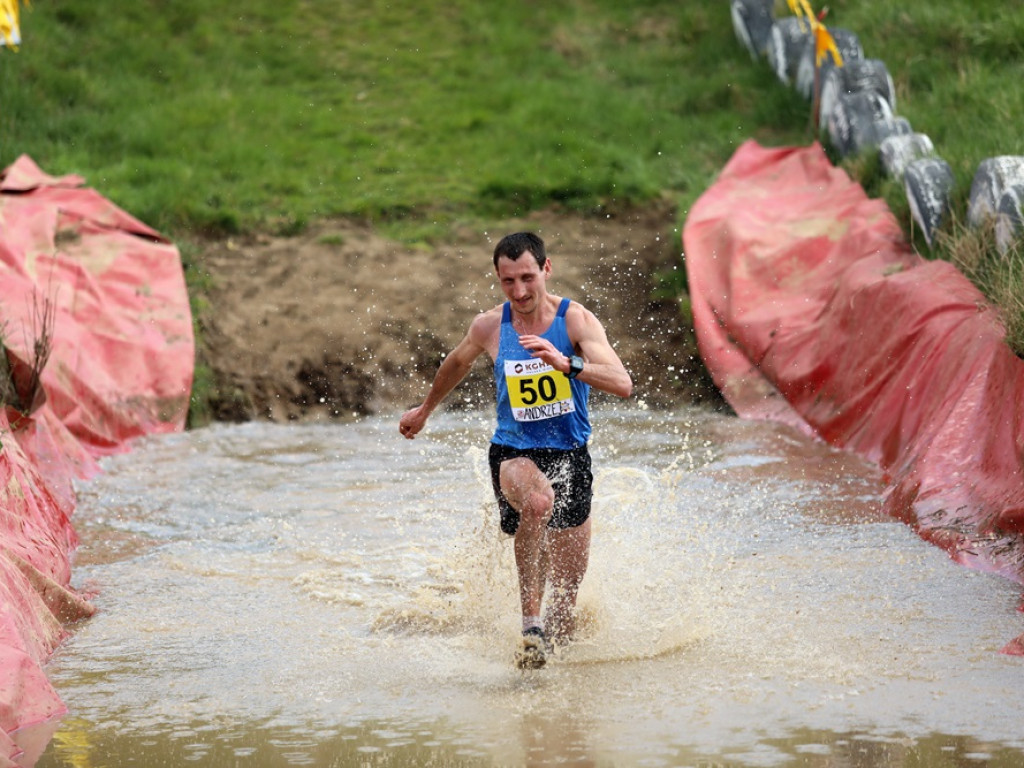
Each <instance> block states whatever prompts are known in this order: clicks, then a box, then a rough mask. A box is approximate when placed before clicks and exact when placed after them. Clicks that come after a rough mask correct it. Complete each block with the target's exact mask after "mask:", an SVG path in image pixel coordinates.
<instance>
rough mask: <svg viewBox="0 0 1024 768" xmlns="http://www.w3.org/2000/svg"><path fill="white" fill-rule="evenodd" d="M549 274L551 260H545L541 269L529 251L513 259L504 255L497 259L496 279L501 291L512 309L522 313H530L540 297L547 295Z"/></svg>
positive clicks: (536, 305) (537, 304)
mask: <svg viewBox="0 0 1024 768" xmlns="http://www.w3.org/2000/svg"><path fill="white" fill-rule="evenodd" d="M550 274H551V260H550V259H548V260H547V261H545V262H544V268H543V269H541V268H540V267H538V266H537V260H536V259H535V258H533V254H532V253H530V252H529V251H526V252H524V253H523V254H522V255H521V256H520V257H519V258H518V259H516V260H515V261H513V260H512V259H510V258H508V257H506V256H502V257H501V258H499V259H498V281H499V282H500V283H501V290H502V293H504V294H505V297H506V298H507V299H508V300H509V301H510V302H511V303H512V309H513V310H514V311H515V312H518V313H519V314H522V315H528V314H531V313H532V312H534V311H535V310H536V309H537V307H538V306H540V301H541V299H543V298H544V296H546V295H547V280H548V275H550Z"/></svg>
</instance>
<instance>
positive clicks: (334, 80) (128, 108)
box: [0, 0, 1024, 343]
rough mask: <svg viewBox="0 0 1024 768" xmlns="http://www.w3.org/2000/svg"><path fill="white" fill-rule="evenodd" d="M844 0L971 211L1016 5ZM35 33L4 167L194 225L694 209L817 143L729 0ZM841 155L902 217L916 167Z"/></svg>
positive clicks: (1013, 41)
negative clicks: (745, 36)
mask: <svg viewBox="0 0 1024 768" xmlns="http://www.w3.org/2000/svg"><path fill="white" fill-rule="evenodd" d="M829 5H830V8H831V11H830V15H829V22H830V23H831V24H834V25H836V26H842V27H846V28H848V29H851V30H853V31H855V32H857V34H858V35H859V37H860V39H861V42H862V45H863V46H864V49H865V53H866V55H867V56H869V57H872V58H881V59H883V60H885V61H886V63H887V65H888V67H889V69H890V71H891V73H892V74H893V77H894V79H895V81H896V84H897V95H898V104H897V109H898V112H899V113H900V114H902V115H903V116H905V117H907V118H908V119H909V120H910V121H911V123H912V124H913V125H914V127H915V128H916V129H917V130H919V131H922V132H925V133H928V134H929V135H930V136H931V137H932V139H933V140H934V142H935V145H936V147H937V149H938V151H939V153H940V154H941V155H942V156H943V157H944V158H945V159H946V160H947V161H948V162H949V163H950V164H951V165H952V167H953V169H954V172H955V174H956V177H957V182H958V200H957V206H958V207H959V208H960V209H961V210H962V208H963V206H964V199H965V198H966V194H967V189H968V188H969V185H970V179H971V177H972V175H973V173H974V169H975V168H976V167H977V164H978V162H980V161H981V160H982V159H984V158H986V157H989V156H992V155H997V154H1024V135H1022V134H1021V132H1020V131H1019V130H1018V129H1017V127H1018V126H1020V125H1021V124H1022V117H1024V92H1022V91H1021V90H1020V89H1019V88H1017V87H1016V85H1015V84H1016V83H1017V82H1018V78H1019V76H1020V75H1021V69H1022V64H1021V61H1022V58H1024V57H1022V56H1021V54H1022V52H1024V18H1022V16H1021V14H1020V13H1019V12H1018V11H1017V10H1016V8H1015V4H1012V3H1003V2H996V1H995V0H981V1H980V2H979V0H951V1H950V2H944V3H942V4H941V6H937V5H936V4H935V3H932V2H930V0H906V1H905V2H903V3H901V4H899V5H898V6H897V5H893V4H890V3H887V2H883V0H858V1H857V2H854V1H853V0H837V1H836V2H832V3H830V4H829ZM784 6H785V3H782V2H779V3H778V7H779V13H780V14H782V13H784V12H785V11H784V10H783V8H784ZM22 37H23V44H22V47H21V49H20V51H19V52H17V53H12V52H10V51H6V50H5V51H2V52H0V163H2V164H3V165H7V164H9V163H10V162H12V161H13V160H14V159H15V158H16V157H17V156H18V155H19V154H22V153H27V154H29V155H31V156H32V157H33V159H35V160H36V162H38V163H39V164H40V165H41V166H42V167H43V169H44V170H46V171H48V172H50V173H55V174H61V173H71V172H74V173H80V174H82V175H84V176H85V177H86V179H87V181H88V183H89V184H90V185H91V186H93V187H95V188H97V189H98V190H99V191H101V192H102V193H103V194H105V195H107V196H109V197H110V198H111V199H113V200H114V201H115V202H117V203H118V204H119V205H121V206H123V207H124V208H126V209H127V210H129V211H130V212H132V213H133V214H134V215H136V216H138V217H139V218H141V219H143V220H144V221H146V222H147V223H149V224H151V225H152V226H155V227H157V228H158V229H160V230H162V231H164V232H166V233H168V234H169V235H170V236H171V237H172V238H175V239H176V240H177V241H179V242H182V243H187V242H193V241H195V240H197V239H198V238H200V237H203V236H211V235H212V236H217V235H224V234H232V233H237V232H244V231H252V230H262V231H270V232H275V233H285V234H287V233H290V232H297V231H300V230H301V229H302V228H303V227H304V226H305V225H306V224H307V223H308V222H310V221H313V220H315V219H317V218H320V217H330V216H339V215H344V216H358V217H364V218H367V219H370V220H372V221H374V222H375V223H376V224H378V225H379V226H381V227H384V228H387V229H388V231H390V232H392V233H393V234H395V235H396V236H398V237H401V238H402V239H406V240H411V241H415V240H423V241H427V242H429V241H430V240H431V239H434V238H438V237H441V236H442V235H443V233H444V232H445V231H446V230H447V228H448V227H449V226H450V225H451V224H452V223H454V222H457V221H460V220H466V219H474V218H477V219H479V218H489V217H504V216H509V215H515V214H519V213H522V212H525V211H527V210H530V209H534V208H539V207H543V206H547V205H550V204H552V203H558V204H560V205H564V206H567V207H569V208H573V209H578V210H583V211H590V210H600V209H602V208H608V207H611V208H614V207H615V206H620V205H625V204H628V203H641V204H642V203H643V202H644V201H646V200H650V199H653V198H655V197H666V196H667V197H669V198H670V199H671V200H672V201H673V202H674V204H675V205H676V206H677V209H678V211H679V214H678V222H679V223H680V224H681V223H682V221H683V220H684V219H685V215H686V211H687V210H688V209H689V206H690V204H691V203H692V202H693V200H694V199H696V197H697V196H698V195H700V193H701V192H703V190H704V189H705V188H706V187H707V186H708V184H709V183H710V182H711V181H712V180H713V178H714V176H715V174H716V173H717V171H718V169H719V168H721V166H722V165H723V164H724V163H725V162H726V161H727V160H728V158H729V157H730V156H731V154H732V153H733V151H734V150H735V148H736V147H737V146H738V145H739V144H740V143H741V142H742V141H744V140H746V139H748V138H754V139H756V140H758V141H760V142H762V143H764V144H769V145H778V144H803V143H807V142H809V141H810V140H811V136H810V134H809V133H808V113H809V105H807V104H806V103H805V102H803V101H802V99H801V98H800V97H799V96H798V95H796V94H795V93H794V92H793V91H792V90H790V89H788V88H786V87H784V86H782V85H781V84H780V83H779V82H778V81H777V80H776V79H775V77H774V75H773V74H772V73H771V72H770V70H769V67H768V66H767V64H766V63H764V62H752V61H751V60H750V58H749V56H748V54H747V53H746V51H745V50H744V49H743V48H742V46H740V45H739V44H738V42H737V41H736V40H735V37H734V35H733V31H732V26H731V21H730V17H729V7H728V3H727V2H726V1H725V0H717V1H716V2H706V3H679V2H659V1H658V0H644V1H643V2H641V0H570V1H569V2H564V3H557V4H541V3H489V2H487V3H481V2H470V0H445V2H439V1H438V0H417V2H412V1H411V0H388V2H383V0H361V2H358V3H356V2H351V1H346V2H340V3H338V2H326V0H306V1H305V2H298V1H297V0H293V1H292V2H282V0H274V1H273V2H271V0H247V1H246V2H244V3H227V2H223V0H208V1H207V2H202V3H201V2H199V1H198V0H179V1H178V2H175V3H157V2H155V0H146V1H143V2H138V3H131V4H124V3H116V2H113V1H112V0H88V1H86V0H61V1H60V2H39V3H34V4H32V5H31V6H29V7H28V8H26V9H25V10H24V13H23V16H22ZM849 165H850V168H851V170H852V171H853V172H854V173H855V174H857V175H858V176H861V177H863V178H864V181H865V184H866V186H867V187H868V189H869V191H870V192H872V193H873V194H877V195H880V196H883V197H885V198H886V199H887V200H889V201H890V205H891V206H892V207H893V209H894V210H895V211H896V213H897V214H898V215H900V216H901V217H902V219H903V221H904V222H906V223H907V227H908V231H909V229H910V225H909V215H908V213H907V206H906V204H905V202H904V200H903V194H902V189H900V188H899V186H898V185H896V184H895V183H894V182H892V181H890V180H885V179H882V178H880V177H879V176H878V174H877V172H874V173H873V172H872V170H871V169H872V164H871V163H870V162H864V161H854V162H852V163H850V164H849ZM960 218H961V219H963V218H965V216H963V215H962V214H961V215H960ZM672 237H678V232H676V233H672ZM958 239H959V238H950V239H949V240H947V245H946V246H944V247H946V248H947V249H948V250H947V251H946V252H944V255H947V256H950V255H951V254H955V251H956V247H957V246H956V242H957V240H958ZM977 247H980V248H981V249H982V250H983V251H984V250H985V249H986V248H988V247H989V246H988V245H987V244H986V243H985V242H982V243H981V244H980V246H977ZM184 250H185V253H186V257H187V259H188V260H189V262H190V263H189V275H190V280H191V281H192V285H193V287H194V289H195V292H197V293H198V292H200V291H201V278H202V264H201V250H200V249H197V248H186V249H184ZM983 262H984V260H983ZM1018 274H1019V272H1018ZM1022 343H1024V342H1022Z"/></svg>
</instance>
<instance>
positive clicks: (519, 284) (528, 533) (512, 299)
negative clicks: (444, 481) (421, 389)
mask: <svg viewBox="0 0 1024 768" xmlns="http://www.w3.org/2000/svg"><path fill="white" fill-rule="evenodd" d="M494 268H495V271H496V272H497V274H498V280H499V282H500V284H501V290H502V292H503V293H504V294H505V297H506V298H507V299H508V301H506V302H505V303H504V304H501V305H499V306H497V307H495V308H494V309H491V310H489V311H487V312H483V313H481V314H479V315H477V316H476V318H474V320H473V322H472V323H471V324H470V326H469V331H468V333H467V334H466V336H465V338H463V339H462V341H460V342H459V344H458V346H456V347H455V349H454V350H452V352H451V353H450V354H449V355H448V356H447V357H446V358H445V359H444V362H442V363H441V366H440V368H438V371H437V374H436V376H435V377H434V382H433V384H432V385H431V387H430V390H429V392H428V393H427V397H426V399H425V400H424V401H423V403H422V404H420V405H419V406H417V407H416V408H413V409H411V410H409V411H406V412H405V413H404V414H403V415H402V418H401V421H400V422H399V431H400V432H401V433H402V435H404V436H405V437H406V438H408V439H410V440H411V439H412V438H414V437H415V436H416V435H417V434H418V433H419V432H420V430H422V429H423V427H424V426H425V425H426V422H427V419H428V418H429V417H430V414H431V413H433V412H434V410H435V409H436V408H437V407H438V405H440V404H441V402H442V401H443V400H444V398H445V397H446V396H447V395H448V393H450V392H451V391H452V390H453V389H454V388H455V387H456V385H458V383H459V382H461V381H462V379H463V378H465V376H466V374H467V373H469V371H470V369H471V368H472V366H473V363H474V361H475V360H476V359H477V358H478V357H479V356H480V355H481V354H483V353H484V352H486V353H487V354H488V355H490V357H491V359H492V360H493V361H494V377H495V383H496V386H497V409H498V413H497V428H496V429H495V431H494V437H493V438H492V440H491V448H490V465H491V478H492V482H493V485H494V493H495V496H496V498H497V501H498V508H499V511H500V513H501V530H502V531H504V532H505V533H507V534H509V535H510V536H514V537H515V545H514V549H515V560H516V570H517V572H518V576H519V600H520V604H521V605H520V607H521V608H522V614H523V639H522V645H521V647H520V648H519V650H518V652H517V654H516V662H517V664H518V665H519V666H520V667H522V668H539V667H542V666H543V665H544V663H545V661H546V655H547V653H549V652H550V650H551V641H552V640H556V641H565V640H568V639H570V638H571V636H572V633H573V631H574V629H575V626H574V625H575V608H576V596H577V593H578V591H579V587H580V583H581V582H582V581H583V576H584V574H585V573H586V570H587V562H588V558H589V555H590V501H591V497H592V485H593V475H592V473H591V465H590V453H589V451H588V449H587V440H588V438H589V437H590V418H589V414H588V408H587V398H588V396H589V393H590V388H591V387H596V388H597V389H599V390H601V391H603V392H608V393H610V394H613V395H618V396H619V397H629V395H630V394H631V393H632V391H633V382H632V380H631V378H630V376H629V373H628V372H627V371H626V369H625V367H624V366H623V365H622V361H621V360H620V359H619V356H618V355H617V354H616V353H615V350H613V349H612V347H611V345H610V344H609V343H608V337H607V335H606V334H605V330H604V326H602V325H601V323H600V322H599V321H598V319H597V318H596V317H595V316H594V315H593V313H591V312H590V311H589V310H587V309H586V308H584V307H583V306H582V305H580V304H578V303H576V302H575V301H570V300H569V299H567V298H562V297H560V296H555V295H553V294H550V293H548V290H547V283H548V279H549V278H550V277H551V260H550V259H549V258H548V257H547V254H546V253H545V249H544V241H543V240H541V239H540V238H539V237H538V236H537V235H535V234H533V233H532V232H519V233H516V234H512V235H508V236H507V237H505V238H503V239H502V240H501V242H499V243H498V245H497V247H495V249H494ZM545 587H547V591H548V599H547V603H546V604H545V605H544V608H545V611H544V614H543V615H542V613H541V604H542V601H543V598H544V592H545Z"/></svg>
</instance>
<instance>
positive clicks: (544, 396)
mask: <svg viewBox="0 0 1024 768" xmlns="http://www.w3.org/2000/svg"><path fill="white" fill-rule="evenodd" d="M505 383H506V384H507V385H508V399H509V403H510V404H511V405H512V417H513V418H514V419H515V420H516V421H541V420H542V419H552V418H554V417H555V416H561V415H562V414H565V413H572V412H573V411H575V410H576V404H575V403H574V402H573V399H572V387H571V386H570V384H569V377H568V376H566V375H565V374H564V373H562V372H561V371H556V370H555V369H554V368H552V367H551V366H550V365H548V364H547V363H544V362H541V361H540V360H506V361H505Z"/></svg>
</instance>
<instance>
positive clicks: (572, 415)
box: [492, 299, 590, 450]
mask: <svg viewBox="0 0 1024 768" xmlns="http://www.w3.org/2000/svg"><path fill="white" fill-rule="evenodd" d="M569 303H570V302H569V299H562V303H561V304H559V306H558V314H557V315H555V319H554V321H553V322H552V323H551V326H550V327H549V328H548V329H547V330H546V331H545V332H544V333H542V334H541V338H544V339H547V340H548V341H550V342H551V343H552V344H553V345H554V346H555V349H557V350H558V351H559V352H561V353H562V354H564V355H566V356H572V355H574V354H576V352H575V350H574V348H573V345H572V342H571V341H570V340H569V332H568V331H567V330H566V328H565V312H566V310H568V309H569ZM494 381H495V384H496V385H497V401H498V426H497V428H496V429H495V430H494V437H493V438H492V442H495V443H498V444H500V445H508V446H511V447H512V448H559V449H562V450H569V449H572V448H578V447H579V446H581V445H585V444H586V442H587V440H588V439H589V437H590V416H589V414H588V412H587V399H588V397H589V396H590V385H589V384H585V383H583V382H582V381H580V380H579V379H570V378H569V377H568V376H566V375H565V374H564V373H562V372H561V371H557V370H555V369H554V368H552V367H551V366H549V365H548V364H547V363H545V362H544V361H543V360H539V359H537V358H535V357H531V356H530V352H529V351H528V350H526V349H523V347H521V346H520V345H519V334H518V333H516V330H515V328H513V327H512V308H511V306H510V305H509V303H508V302H506V303H505V306H504V307H503V308H502V313H501V332H500V337H499V341H498V354H497V356H496V357H495V359H494Z"/></svg>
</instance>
